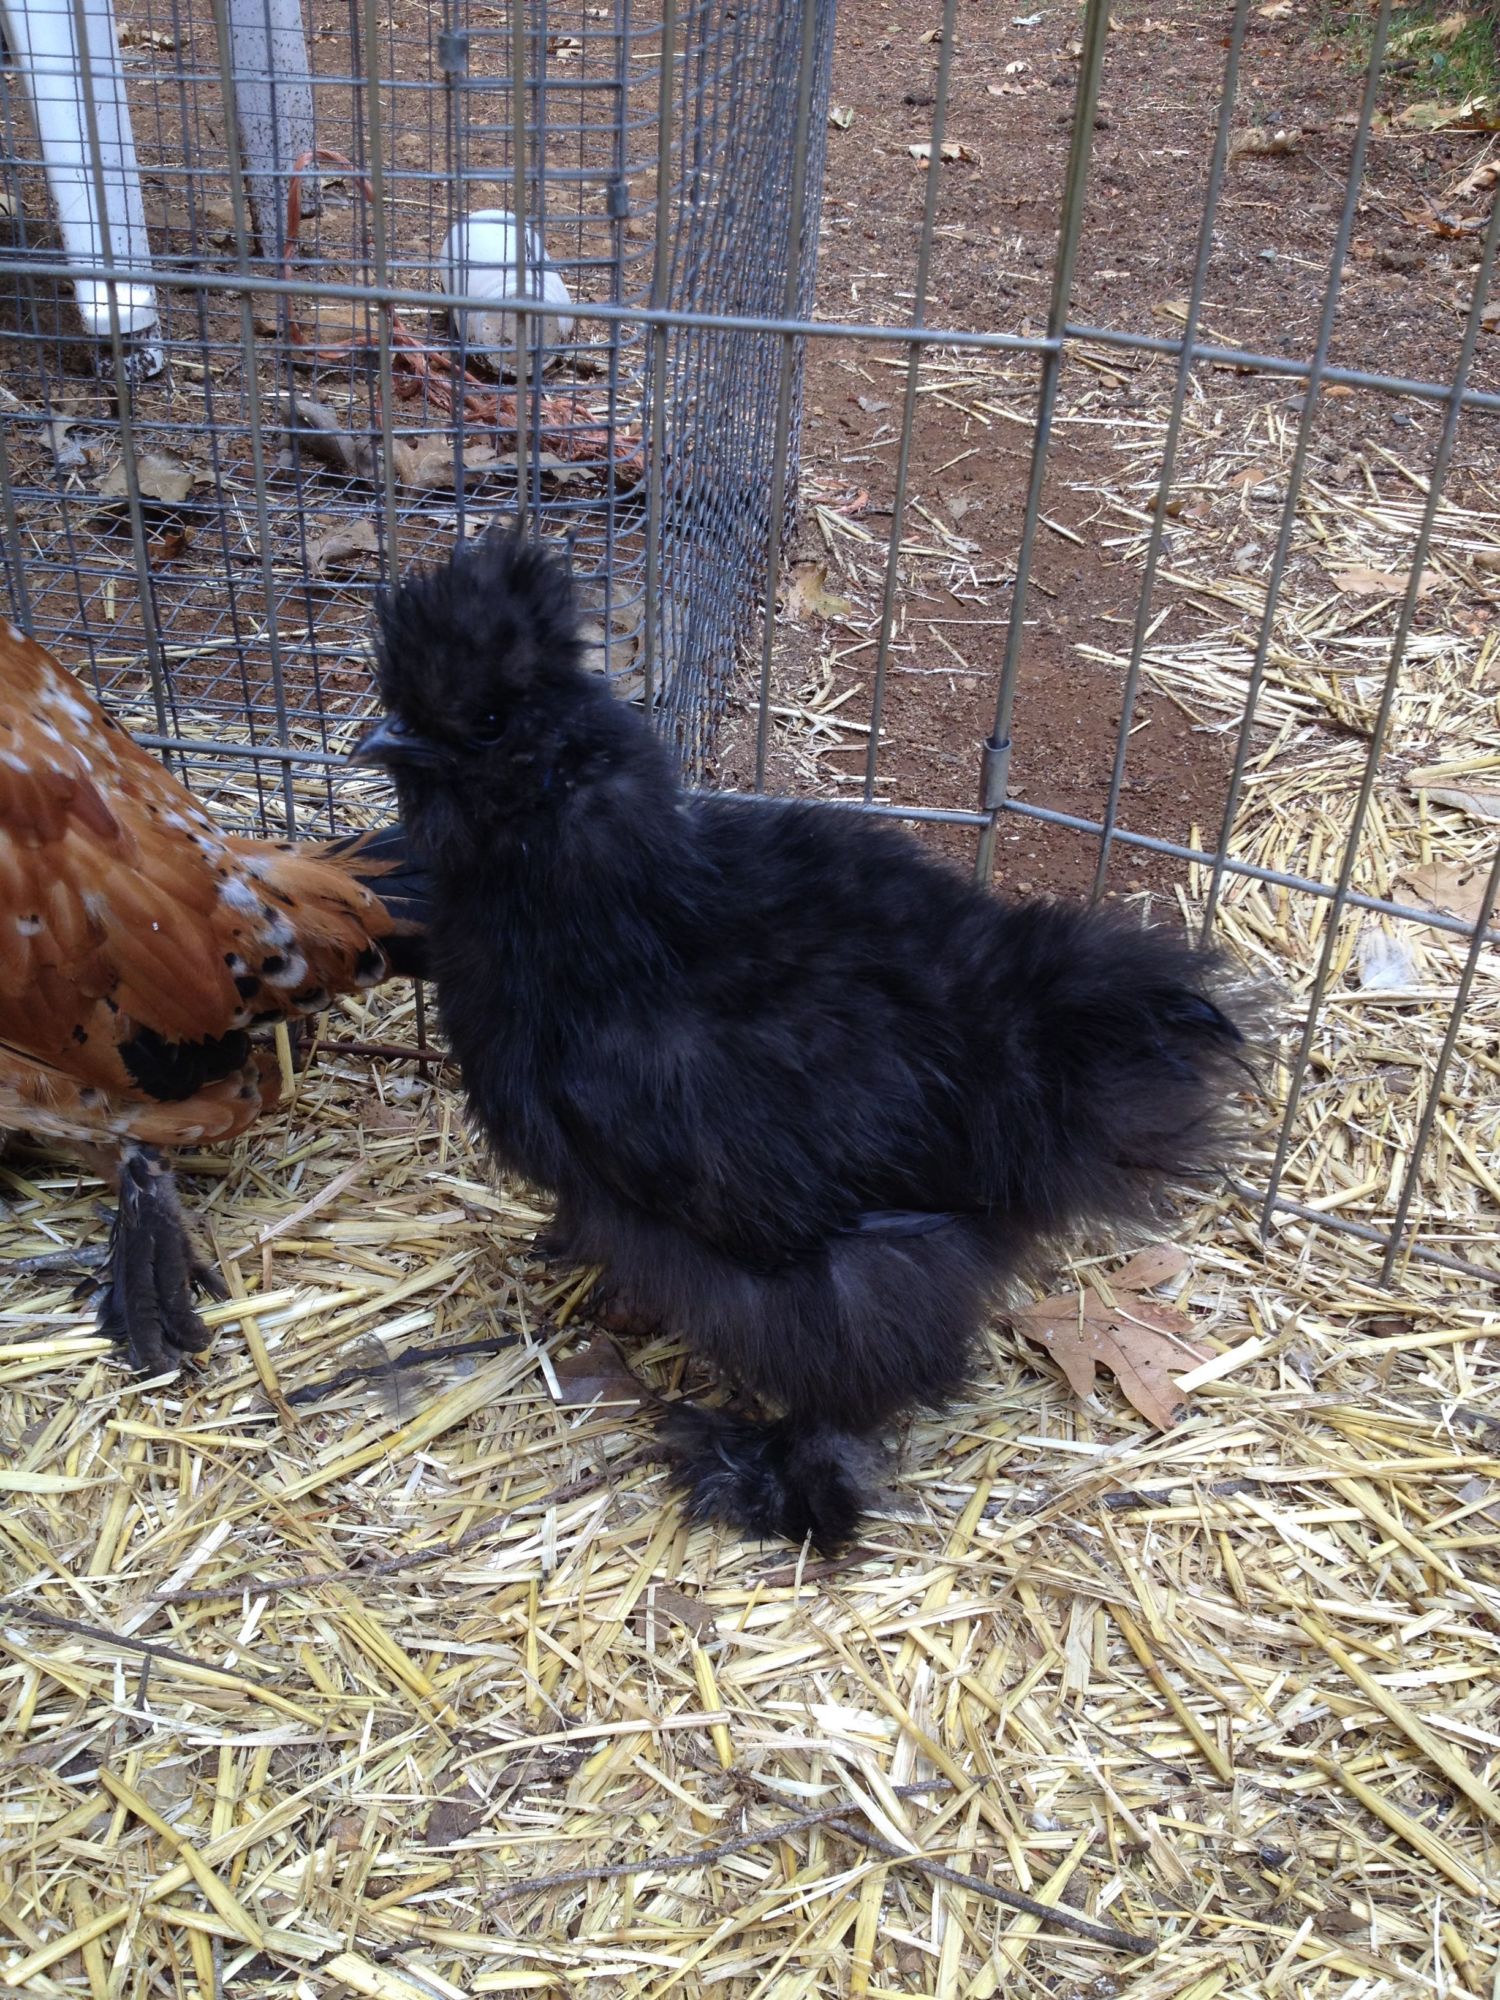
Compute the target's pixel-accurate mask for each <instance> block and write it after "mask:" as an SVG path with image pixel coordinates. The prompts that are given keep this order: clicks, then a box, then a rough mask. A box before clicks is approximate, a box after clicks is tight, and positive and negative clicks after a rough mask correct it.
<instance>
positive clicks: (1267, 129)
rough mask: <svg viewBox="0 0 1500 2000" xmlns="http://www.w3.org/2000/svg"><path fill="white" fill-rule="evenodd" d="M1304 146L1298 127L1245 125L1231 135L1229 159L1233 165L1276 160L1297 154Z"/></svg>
mask: <svg viewBox="0 0 1500 2000" xmlns="http://www.w3.org/2000/svg"><path fill="white" fill-rule="evenodd" d="M1301 144H1302V134H1301V132H1300V130H1299V129H1298V128H1297V127H1296V126H1277V127H1275V128H1274V129H1273V128H1272V127H1271V126H1269V125H1244V126H1242V127H1241V128H1240V130H1239V131H1238V132H1231V133H1230V135H1229V159H1230V163H1231V165H1232V164H1233V162H1234V161H1236V160H1247V159H1248V160H1274V159H1280V158H1282V157H1283V156H1284V155H1285V154H1287V153H1295V152H1296V150H1297V148H1298V147H1299V146H1300V145H1301Z"/></svg>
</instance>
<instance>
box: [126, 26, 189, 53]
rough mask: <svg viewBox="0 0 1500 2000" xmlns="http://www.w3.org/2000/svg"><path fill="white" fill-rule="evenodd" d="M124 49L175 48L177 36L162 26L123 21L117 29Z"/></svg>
mask: <svg viewBox="0 0 1500 2000" xmlns="http://www.w3.org/2000/svg"><path fill="white" fill-rule="evenodd" d="M116 32H117V34H118V35H119V38H120V47H121V48H122V49H175V48H176V46H177V37H176V36H175V35H169V34H167V32H166V31H165V29H162V28H142V27H139V26H137V25H136V23H135V22H134V21H122V22H121V23H120V25H119V28H118V29H117V30H116Z"/></svg>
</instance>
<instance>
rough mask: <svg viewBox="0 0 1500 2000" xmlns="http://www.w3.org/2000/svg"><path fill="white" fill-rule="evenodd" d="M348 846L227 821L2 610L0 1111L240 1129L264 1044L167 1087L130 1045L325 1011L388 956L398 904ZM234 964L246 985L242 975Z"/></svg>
mask: <svg viewBox="0 0 1500 2000" xmlns="http://www.w3.org/2000/svg"><path fill="white" fill-rule="evenodd" d="M361 872H364V873H368V874H371V875H377V874H378V872H379V870H378V868H372V867H365V868H364V869H362V867H361V862H360V857H359V855H358V852H357V850H356V851H354V852H347V853H343V854H340V855H338V856H332V855H327V854H324V853H322V852H321V851H319V850H317V849H315V848H313V847H312V846H311V845H310V844H309V843H306V842H299V843H297V845H296V846H295V848H292V847H288V846H286V845H282V844H279V843H276V842H271V841H259V840H252V839H248V838H244V837H241V836H238V835H232V834H225V833H222V832H221V831H220V830H219V829H218V828H217V827H216V826H215V825H214V824H213V822H212V821H211V820H210V819H209V818H208V816H207V815H206V814H205V813H204V811H203V809H202V807H201V806H200V805H199V804H198V802H197V800H196V799H195V798H194V797H193V795H192V793H191V792H189V791H188V790H187V789H186V787H184V786H183V785H181V784H180V783H179V782H178V781H177V779H175V778H174V777H173V776H172V775H171V774H170V772H168V771H167V770H166V769H165V768H164V767H163V766H162V765H161V764H160V763H159V762H158V761H157V760H156V758H154V757H153V756H151V755H150V754H149V753H148V752H147V751H145V750H143V749H141V748H140V746H139V745H138V744H136V743H135V742H133V741H132V740H131V738H130V737H129V736H128V735H127V734H126V733H125V731H124V730H123V729H121V728H120V726H119V725H118V724H117V723H116V722H114V721H113V720H112V719H111V718H110V717H109V716H107V715H106V714H105V712H104V710H103V709H102V708H101V707H100V706H99V704H98V703H97V702H96V701H95V700H94V698H93V696H92V695H91V694H89V693H88V691H87V690H86V689H85V688H84V687H83V686H82V685H81V684H80V683H79V682H78V681H77V680H75V679H74V678H73V676H72V675H70V674H68V673H66V672H65V671H64V670H63V669H62V668H61V667H60V666H59V665H58V664H57V662H56V661H55V660H53V659H52V657H51V656H50V655H49V654H48V653H47V652H46V651H45V650H44V649H43V648H42V647H41V646H39V645H37V644H35V643H34V642H33V641H32V640H30V639H28V638H26V637H25V636H24V634H22V633H20V632H18V631H17V630H16V629H15V628H14V627H13V626H4V625H0V1128H3V1127H6V1126H19V1127H25V1128H28V1129H30V1130H32V1131H36V1132H39V1133H42V1134H44V1135H46V1136H49V1137H55V1138H61V1139H68V1140H72V1141H75V1142H80V1143H87V1142H89V1141H91V1140H92V1141H99V1140H103V1141H106V1142H108V1141H110V1140H113V1141H115V1142H119V1141H123V1140H135V1141H137V1142H139V1143H141V1144H146V1145H166V1146H170V1145H181V1144H197V1143H199V1142H202V1141H208V1140H216V1139H229V1138H232V1137H234V1136H235V1134H236V1133H238V1132H240V1131H242V1130H243V1129H244V1127H245V1126H246V1125H248V1124H249V1123H250V1122H251V1120H252V1119H253V1118H254V1117H256V1115H257V1114H258V1113H259V1112H260V1111H262V1110H263V1109H265V1108H267V1107H268V1106H269V1105H270V1104H271V1103H273V1102H274V1100H275V1094H276V1068H275V1065H274V1063H268V1062H266V1060H265V1059H264V1057H263V1056H262V1055H260V1054H257V1053H255V1052H250V1053H248V1054H247V1055H246V1057H245V1060H244V1061H243V1063H241V1064H238V1065H237V1066H235V1067H234V1069H233V1071H232V1073H231V1074H230V1075H227V1076H223V1077H218V1078H215V1079H214V1080H213V1081H212V1082H209V1083H206V1084H205V1085H204V1086H203V1087H202V1088H199V1089H197V1090H196V1091H194V1093H193V1094H192V1095H190V1096H185V1097H181V1098H179V1099H178V1100H177V1101H174V1102H163V1101H161V1098H160V1096H156V1097H153V1096H152V1094H151V1093H150V1092H149V1091H148V1090H146V1089H144V1088H142V1087H141V1085H140V1084H139V1082H138V1081H137V1080H135V1079H134V1078H133V1077H132V1075H131V1073H130V1070H129V1068H128V1067H127V1064H126V1061H125V1059H124V1057H123V1056H122V1053H121V1051H122V1049H127V1048H129V1047H130V1046H132V1045H133V1043H134V1040H135V1038H136V1037H137V1036H139V1035H140V1034H141V1033H142V1032H143V1031H144V1032H145V1033H146V1034H148V1035H149V1036H153V1037H159V1038H160V1040H161V1041H162V1042H164V1043H168V1044H172V1045H179V1044H193V1043H201V1042H203V1041H205V1040H211V1039H213V1038H216V1037H220V1036H224V1035H229V1034H232V1033H233V1032H234V1031H235V1030H237V1029H243V1028H245V1027H247V1026H249V1025H250V1023H251V1022H252V1021H253V1020H257V1019H263V1018H265V1017H268V1016H269V1017H273V1018H274V1017H276V1016H282V1017H287V1018H291V1017H293V1016H296V1015H299V1014H305V1013H309V1012H312V1011H314V1010H315V1009H316V1008H317V1007H319V1006H321V1005H324V1004H326V1002H327V1000H328V999H329V998H330V997H331V996H333V995H334V994H337V993H347V992H352V991H355V990H357V989H362V988H364V987H367V986H371V985H374V984H375V983H376V982H377V981H378V980H379V979H381V978H383V977H384V976H385V974H386V972H387V970H388V967H387V962H386V958H385V954H384V952H383V951H382V950H381V949H380V948H379V945H378V943H377V940H379V939H380V938H382V937H386V936H388V935H389V934H390V932H391V931H392V929H393V921H392V919H391V917H390V915H389V914H388V912H387V911H386V910H385V908H384V907H383V905H382V904H381V902H380V900H379V898H378V897H377V895H376V894H375V893H374V892H373V891H372V890H371V889H370V888H368V887H367V886H366V885H365V883H364V882H362V881H361V880H360V879H359V875H360V873H361ZM237 981H238V984H237V983H236V982H237Z"/></svg>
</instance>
